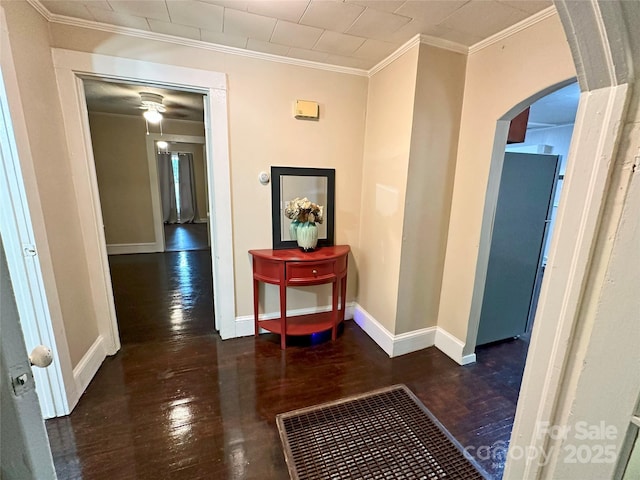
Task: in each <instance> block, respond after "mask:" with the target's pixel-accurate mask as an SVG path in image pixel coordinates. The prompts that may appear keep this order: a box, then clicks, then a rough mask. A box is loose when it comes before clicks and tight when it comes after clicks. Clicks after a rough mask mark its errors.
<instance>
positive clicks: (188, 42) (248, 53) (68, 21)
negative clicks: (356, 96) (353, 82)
mask: <svg viewBox="0 0 640 480" xmlns="http://www.w3.org/2000/svg"><path fill="white" fill-rule="evenodd" d="M27 1H28V2H29V3H30V4H31V5H32V6H33V7H34V8H35V9H36V10H37V11H38V13H40V14H41V15H42V16H43V17H44V18H46V19H47V20H48V21H49V22H51V23H58V24H61V25H70V26H72V27H80V28H90V29H92V30H100V31H103V32H109V33H116V34H121V35H129V36H132V37H137V38H144V39H147V40H156V41H161V42H167V43H173V44H175V45H183V46H186V47H194V48H200V49H203V50H211V51H214V52H219V53H226V54H230V55H238V56H241V57H248V58H255V59H258V60H266V61H270V62H277V63H284V64H287V65H295V66H298V67H307V68H315V69H316V70H326V71H329V72H336V73H346V74H348V75H357V76H361V77H366V76H368V72H367V70H363V69H360V68H353V67H344V66H341V65H331V64H328V63H320V62H312V61H310V60H302V59H299V58H291V57H283V56H280V55H273V54H270V53H263V52H256V51H253V50H247V49H244V48H237V47H228V46H226V45H219V44H216V43H209V42H203V41H202V40H193V39H189V38H183V37H176V36H173V35H167V34H164V33H156V32H149V31H146V30H138V29H136V28H129V27H121V26H118V25H110V24H107V23H100V22H94V21H91V20H84V19H81V18H73V17H67V16H64V15H56V14H52V13H51V12H49V11H48V10H47V9H46V7H44V6H43V5H42V4H41V3H40V1H39V0H27Z"/></svg>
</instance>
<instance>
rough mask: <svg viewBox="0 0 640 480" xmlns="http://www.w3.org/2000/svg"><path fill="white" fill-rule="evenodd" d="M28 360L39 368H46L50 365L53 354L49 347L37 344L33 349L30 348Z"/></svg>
mask: <svg viewBox="0 0 640 480" xmlns="http://www.w3.org/2000/svg"><path fill="white" fill-rule="evenodd" d="M29 362H30V363H31V365H34V366H36V367H40V368H46V367H48V366H49V365H51V362H53V355H52V354H51V349H50V348H49V347H45V346H44V345H38V346H37V347H35V348H34V349H33V350H31V355H29Z"/></svg>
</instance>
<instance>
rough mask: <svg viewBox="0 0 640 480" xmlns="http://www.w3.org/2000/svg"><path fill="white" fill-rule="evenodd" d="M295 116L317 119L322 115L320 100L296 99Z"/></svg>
mask: <svg viewBox="0 0 640 480" xmlns="http://www.w3.org/2000/svg"><path fill="white" fill-rule="evenodd" d="M294 113H295V117H296V118H300V119H304V120H317V119H318V118H319V117H320V108H319V107H318V102H310V101H308V100H296V108H295V112H294Z"/></svg>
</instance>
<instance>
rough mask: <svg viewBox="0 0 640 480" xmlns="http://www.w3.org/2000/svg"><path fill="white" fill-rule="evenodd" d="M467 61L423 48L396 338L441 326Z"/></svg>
mask: <svg viewBox="0 0 640 480" xmlns="http://www.w3.org/2000/svg"><path fill="white" fill-rule="evenodd" d="M465 65H466V56H465V55H462V54H459V53H455V52H451V51H448V50H443V49H440V48H435V47H431V46H428V45H420V53H419V56H418V71H417V81H416V92H415V101H414V112H413V126H412V133H411V153H410V156H409V170H408V174H407V192H406V198H405V207H404V223H403V232H402V255H401V261H400V279H399V288H398V307H397V314H396V327H395V333H396V334H400V333H406V332H410V331H413V330H418V329H421V328H426V327H433V326H436V324H437V323H438V307H439V302H440V289H441V283H442V272H443V268H444V258H445V249H446V243H447V231H448V228H449V214H450V209H451V194H452V191H453V174H454V171H455V164H456V154H457V147H458V134H459V128H460V114H461V111H462V98H463V93H464V78H465Z"/></svg>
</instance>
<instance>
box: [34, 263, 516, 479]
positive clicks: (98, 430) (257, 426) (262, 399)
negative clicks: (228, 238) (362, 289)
mask: <svg viewBox="0 0 640 480" xmlns="http://www.w3.org/2000/svg"><path fill="white" fill-rule="evenodd" d="M110 264H111V268H112V274H113V283H114V293H115V297H116V308H117V312H118V321H119V324H120V331H121V338H122V349H121V351H120V352H119V353H118V354H117V355H115V356H113V357H110V358H108V359H107V360H106V361H105V362H104V364H103V365H102V367H101V368H100V370H99V372H98V373H97V375H96V377H95V378H94V380H93V381H92V382H91V384H90V385H89V387H88V389H87V391H86V392H85V394H84V395H83V397H82V398H81V400H80V403H79V404H78V406H77V407H76V409H75V410H74V412H73V413H72V414H71V415H70V416H68V417H64V418H59V419H52V420H48V421H47V430H48V433H49V438H50V443H51V446H52V451H53V455H54V460H55V464H56V469H57V472H58V476H59V478H60V479H92V480H93V479H109V480H111V479H113V478H117V479H135V478H137V479H147V478H154V479H155V478H171V479H205V478H207V479H210V478H215V479H286V478H288V473H287V467H286V464H285V462H284V456H283V454H282V448H281V445H280V440H279V437H278V432H277V428H276V423H275V416H276V414H278V413H281V412H285V411H289V410H293V409H297V408H301V407H305V406H310V405H314V404H318V403H322V402H326V401H330V400H335V399H339V398H342V397H345V396H347V395H352V394H355V393H362V392H366V391H369V390H372V389H375V388H379V387H383V386H388V385H393V384H398V383H404V384H406V385H407V386H408V387H409V388H410V389H411V390H412V391H413V392H414V393H415V394H416V395H417V396H418V397H419V398H420V399H421V400H422V401H423V402H424V404H425V405H426V406H427V407H428V408H429V409H430V410H431V411H432V412H433V413H434V414H435V415H436V416H437V417H438V419H439V420H440V421H441V422H442V423H443V424H444V425H445V426H446V427H447V428H448V429H449V431H450V432H451V433H452V434H453V435H454V436H455V437H456V438H457V439H458V441H459V442H460V443H461V444H462V445H463V446H470V447H473V449H470V451H471V452H472V453H476V452H477V448H478V447H479V446H483V445H485V446H488V447H490V446H493V447H494V448H493V450H492V453H493V454H494V455H493V456H494V457H495V458H486V459H484V460H483V459H482V458H480V459H479V462H480V464H481V465H482V466H483V467H484V468H485V469H486V470H487V471H488V472H489V473H490V474H491V475H492V476H493V477H494V478H500V477H501V475H502V469H503V467H504V451H503V450H502V449H503V448H504V447H505V446H506V442H508V440H509V436H510V432H511V428H512V425H513V416H514V413H515V405H516V401H517V396H518V390H519V388H520V382H521V378H522V371H523V367H524V359H525V356H526V346H527V345H526V344H525V343H524V342H521V341H517V340H516V341H509V342H504V343H500V344H496V345H491V346H487V347H483V348H480V349H479V350H478V352H477V357H478V362H477V363H476V364H474V365H469V366H466V367H460V366H458V365H456V364H455V363H454V362H453V361H452V360H450V359H449V358H448V357H446V356H445V355H444V354H443V353H441V352H440V351H438V350H437V349H435V348H429V349H426V350H422V351H419V352H415V353H411V354H408V355H404V356H401V357H397V358H393V359H390V358H389V357H388V356H387V355H386V354H385V353H384V352H383V351H382V350H380V348H379V347H378V346H377V345H376V344H375V343H374V342H373V341H372V340H371V339H370V338H369V337H368V336H367V335H366V334H365V333H364V332H363V331H362V330H361V329H360V328H359V327H358V326H357V325H356V324H355V323H354V322H352V321H347V322H346V323H345V326H344V328H343V330H342V332H341V334H340V335H339V337H338V339H337V340H336V341H335V342H331V341H330V339H327V338H326V337H325V338H322V339H320V340H318V339H317V338H314V339H313V340H311V339H308V338H297V339H292V340H291V341H290V342H289V343H290V345H291V346H290V347H289V348H287V350H286V351H281V350H280V347H279V337H278V336H277V335H274V334H265V335H262V336H261V337H260V338H259V339H257V340H256V339H254V337H245V338H239V339H234V340H227V341H224V342H223V341H221V339H220V337H219V336H218V335H217V334H215V333H214V332H213V328H212V325H213V309H212V307H213V299H212V297H211V290H212V288H211V273H210V269H211V257H210V253H209V252H208V251H190V252H179V253H166V254H147V255H121V256H118V257H112V258H110Z"/></svg>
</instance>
